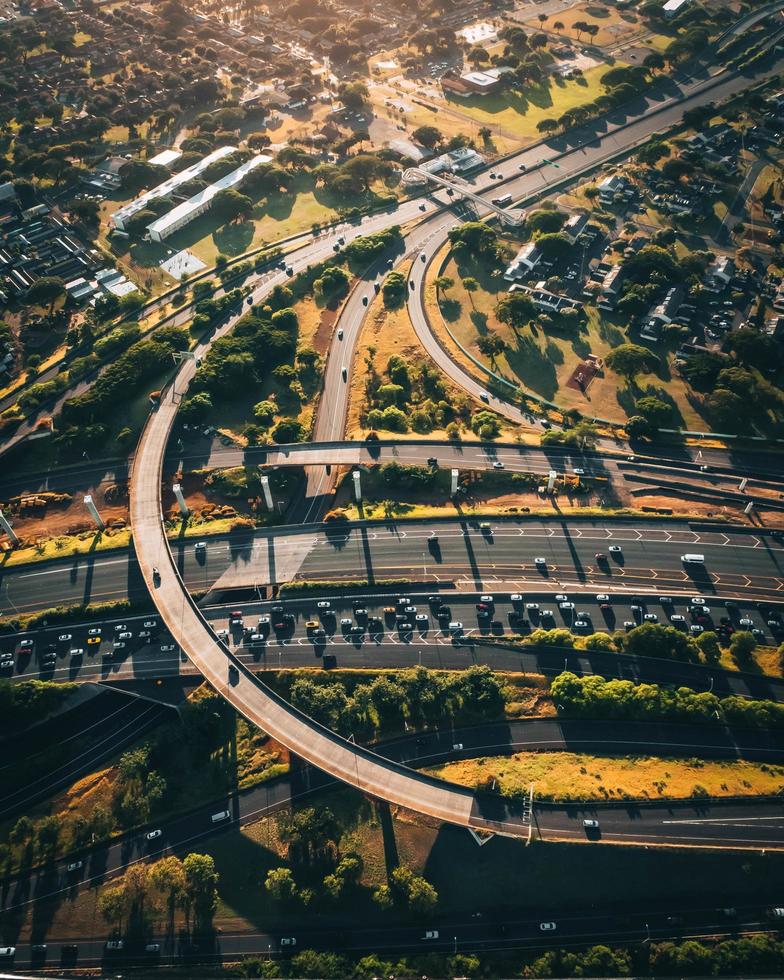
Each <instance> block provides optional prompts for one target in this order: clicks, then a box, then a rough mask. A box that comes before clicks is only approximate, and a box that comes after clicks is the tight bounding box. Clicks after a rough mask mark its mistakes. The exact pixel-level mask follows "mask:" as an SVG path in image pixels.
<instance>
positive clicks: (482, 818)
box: [131, 362, 528, 835]
mask: <svg viewBox="0 0 784 980" xmlns="http://www.w3.org/2000/svg"><path fill="white" fill-rule="evenodd" d="M194 370H195V366H194V365H193V363H192V362H188V363H187V364H185V365H183V367H182V369H181V371H180V372H179V373H178V375H177V379H178V383H179V384H180V385H182V384H183V383H187V382H188V381H190V380H191V376H192V374H193V372H194ZM178 405H179V397H178V396H177V395H176V394H175V386H174V385H171V386H170V387H169V388H168V389H167V390H166V391H165V392H164V393H163V395H162V398H161V404H160V406H159V408H158V409H157V411H154V412H152V413H151V414H150V417H149V419H148V422H147V425H146V426H145V429H144V432H143V433H142V438H141V441H140V443H139V447H138V450H137V452H136V457H135V459H134V463H133V471H132V474H131V521H132V527H133V534H134V543H135V547H136V554H137V558H138V562H139V568H140V569H141V572H142V575H143V577H144V581H145V582H146V584H147V587H148V589H149V590H150V595H151V596H152V598H153V600H154V602H155V605H156V607H157V609H158V612H159V613H160V615H161V616H162V618H163V619H164V620H165V622H166V624H167V626H168V628H169V630H170V631H171V633H172V636H173V637H174V639H175V641H176V642H177V643H178V644H179V645H180V647H181V648H182V650H183V651H184V652H185V654H186V656H187V657H188V658H189V659H190V660H191V661H192V663H193V664H195V666H196V667H198V669H199V670H200V671H201V673H202V675H203V676H204V677H205V679H206V680H208V681H209V682H210V684H212V686H213V687H214V688H215V690H216V691H218V692H219V693H220V694H221V695H222V696H223V697H225V698H226V700H227V701H228V702H229V703H230V704H231V705H232V706H233V707H234V708H236V710H237V711H239V712H240V714H242V715H243V717H245V718H247V719H248V721H250V722H252V723H253V724H254V725H257V726H258V727H260V728H262V729H263V730H264V731H265V732H268V733H269V734H270V735H271V736H272V737H273V738H275V739H277V740H278V741H279V742H280V743H281V744H283V745H285V746H286V747H287V748H288V749H290V750H291V751H292V752H294V753H295V754H296V755H298V756H300V758H302V759H304V760H306V761H307V762H310V763H312V764H313V765H315V766H317V767H318V768H319V769H322V770H324V771H325V772H327V773H329V774H330V775H332V776H334V777H336V778H337V779H339V780H341V781H342V782H345V783H349V784H350V785H352V786H354V787H356V788H357V789H359V790H361V791H362V792H363V793H367V794H369V795H371V796H375V797H378V798H380V799H383V800H387V801H388V802H390V803H394V804H396V805H400V806H404V807H407V808H408V809H411V810H415V811H416V812H418V813H424V814H427V815H428V816H431V817H434V818H435V819H437V820H441V821H444V822H446V823H453V824H458V825H462V826H465V827H472V828H474V829H476V830H485V831H493V832H502V833H506V834H512V835H523V834H527V832H528V825H527V823H525V822H524V821H523V819H522V818H521V817H519V816H516V815H515V814H514V813H511V812H510V811H508V810H507V809H506V807H505V805H504V804H503V803H502V802H501V801H500V800H497V801H494V800H485V799H480V798H478V797H476V796H475V795H474V794H473V793H471V792H470V791H469V790H466V789H463V788H461V787H457V786H452V785H450V784H448V783H445V782H442V781H440V780H437V779H432V778H430V777H428V776H424V775H421V774H419V773H416V772H414V771H413V770H411V769H408V768H407V767H405V766H403V765H400V764H398V763H395V762H391V761H389V760H386V759H383V758H382V757H381V756H378V755H376V754H375V753H373V752H371V751H369V750H367V749H364V748H361V747H360V746H357V745H354V744H353V743H350V742H347V741H346V740H345V739H343V738H341V737H340V736H338V735H335V734H334V733H332V732H330V731H328V730H327V729H326V728H323V727H322V726H321V725H319V724H317V723H316V722H314V721H313V720H312V719H311V718H308V717H307V716H306V715H304V714H302V713H301V712H299V711H297V710H296V709H295V708H293V707H292V706H291V705H289V704H287V703H286V702H285V701H284V700H282V699H281V698H279V697H278V696H277V695H275V694H274V693H273V692H272V691H271V690H270V689H269V688H268V687H266V686H265V685H264V684H262V683H261V682H260V681H259V680H258V679H257V678H256V677H255V676H254V675H253V674H252V673H251V671H249V670H248V669H247V668H246V667H245V666H244V665H243V664H242V663H241V662H240V661H239V660H238V659H237V658H236V657H234V656H233V655H232V653H231V652H230V651H229V649H228V648H227V647H226V646H224V645H223V644H222V643H221V642H220V640H219V639H218V638H217V636H216V635H215V633H214V632H213V631H212V629H211V627H210V626H209V624H208V623H207V621H206V620H205V619H204V617H203V616H202V615H201V613H200V611H199V609H198V607H197V606H196V604H195V603H194V601H193V600H192V598H191V597H190V595H189V594H188V591H187V589H186V588H185V585H184V584H183V581H182V579H181V578H180V575H179V572H178V570H177V567H176V565H175V562H174V559H173V556H172V553H171V551H170V549H169V545H168V542H167V540H166V535H165V533H164V528H163V521H162V515H161V502H160V486H161V475H162V460H163V456H164V451H165V449H166V443H167V440H168V437H169V432H170V430H171V427H172V424H173V422H174V418H175V416H176V414H177V408H178ZM154 567H157V568H158V569H159V570H160V580H159V581H156V580H155V579H154V576H153V568H154Z"/></svg>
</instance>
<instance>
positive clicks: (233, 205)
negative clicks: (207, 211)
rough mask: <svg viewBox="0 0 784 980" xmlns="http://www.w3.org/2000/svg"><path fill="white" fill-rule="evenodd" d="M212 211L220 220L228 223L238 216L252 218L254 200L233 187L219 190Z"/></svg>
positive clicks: (213, 201)
mask: <svg viewBox="0 0 784 980" xmlns="http://www.w3.org/2000/svg"><path fill="white" fill-rule="evenodd" d="M212 212H213V214H215V215H216V216H217V217H218V220H219V221H225V222H227V223H229V222H231V221H234V220H236V219H237V218H244V219H247V218H250V217H251V215H252V214H253V201H251V199H250V198H249V197H248V196H247V195H245V194H240V193H239V191H235V190H234V189H233V188H231V187H227V188H226V189H225V190H222V191H218V193H217V194H216V195H215V197H214V198H213V199H212Z"/></svg>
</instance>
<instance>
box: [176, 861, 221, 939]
mask: <svg viewBox="0 0 784 980" xmlns="http://www.w3.org/2000/svg"><path fill="white" fill-rule="evenodd" d="M182 866H183V870H184V872H185V890H186V894H187V897H188V900H189V902H190V904H191V907H192V908H193V912H194V916H195V920H196V928H197V931H206V930H208V929H209V927H210V925H211V923H212V917H213V915H214V914H215V909H216V907H217V903H218V872H217V871H216V869H215V861H214V859H213V858H212V856H211V855H209V854H188V855H187V856H186V857H185V860H184V861H183V863H182Z"/></svg>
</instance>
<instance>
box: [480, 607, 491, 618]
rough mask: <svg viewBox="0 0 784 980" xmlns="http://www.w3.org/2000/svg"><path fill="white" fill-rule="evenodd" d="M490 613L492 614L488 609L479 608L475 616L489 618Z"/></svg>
mask: <svg viewBox="0 0 784 980" xmlns="http://www.w3.org/2000/svg"><path fill="white" fill-rule="evenodd" d="M491 615H492V613H491V612H490V610H489V609H480V610H479V611H478V612H477V614H476V618H477V619H490V617H491Z"/></svg>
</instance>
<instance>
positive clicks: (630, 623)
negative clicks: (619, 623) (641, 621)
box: [623, 619, 637, 633]
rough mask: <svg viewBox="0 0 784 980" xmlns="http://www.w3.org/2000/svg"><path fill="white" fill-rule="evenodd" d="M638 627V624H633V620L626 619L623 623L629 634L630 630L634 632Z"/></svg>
mask: <svg viewBox="0 0 784 980" xmlns="http://www.w3.org/2000/svg"><path fill="white" fill-rule="evenodd" d="M636 625H637V623H635V622H633V621H632V620H631V619H624V621H623V628H624V629H625V630H626V632H627V633H628V632H629V630H633V629H634V628H635V626H636Z"/></svg>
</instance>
